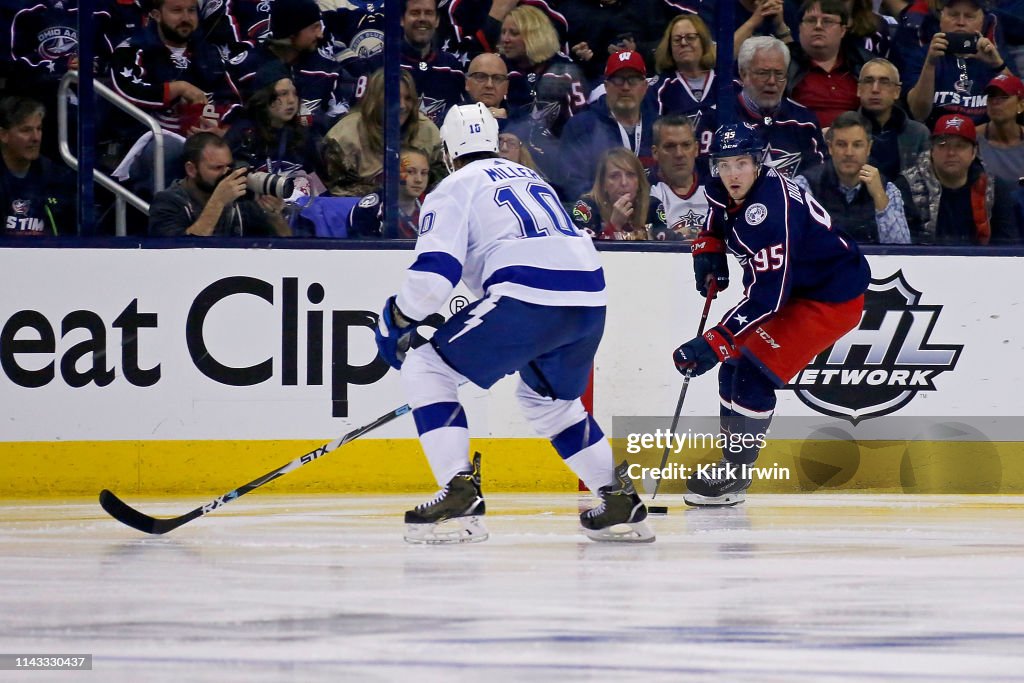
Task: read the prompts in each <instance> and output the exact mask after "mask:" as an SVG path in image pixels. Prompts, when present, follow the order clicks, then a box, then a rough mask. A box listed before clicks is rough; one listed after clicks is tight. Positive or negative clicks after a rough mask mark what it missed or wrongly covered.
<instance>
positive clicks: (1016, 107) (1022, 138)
mask: <svg viewBox="0 0 1024 683" xmlns="http://www.w3.org/2000/svg"><path fill="white" fill-rule="evenodd" d="M985 94H986V95H988V102H987V104H986V111H987V112H988V119H989V122H988V123H983V124H981V125H980V126H978V156H979V157H980V158H981V161H982V162H983V163H984V164H985V170H986V171H988V172H989V173H990V174H991V175H993V176H995V177H996V178H999V179H1001V180H1006V181H1008V182H1012V183H1013V184H1014V185H1016V184H1017V179H1018V178H1022V177H1024V125H1021V124H1022V123H1024V84H1022V83H1021V80H1020V79H1019V78H1017V77H1016V76H1011V75H1009V74H1000V75H998V76H996V77H995V78H993V79H992V81H991V82H990V83H989V84H988V85H987V86H985Z"/></svg>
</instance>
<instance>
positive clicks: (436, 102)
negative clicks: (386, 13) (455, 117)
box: [401, 0, 466, 126]
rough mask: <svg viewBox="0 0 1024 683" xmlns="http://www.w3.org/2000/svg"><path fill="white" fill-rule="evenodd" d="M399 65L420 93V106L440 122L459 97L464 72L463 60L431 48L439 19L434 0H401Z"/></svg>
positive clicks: (463, 81) (458, 100) (462, 87)
mask: <svg viewBox="0 0 1024 683" xmlns="http://www.w3.org/2000/svg"><path fill="white" fill-rule="evenodd" d="M401 6H402V8H403V14H402V31H403V40H402V67H403V68H404V69H406V70H407V71H409V73H411V74H412V78H413V80H414V81H416V90H417V91H419V93H420V110H421V111H422V112H423V113H424V114H426V115H427V117H428V118H429V119H430V120H431V121H433V122H434V125H436V126H440V125H441V122H442V121H444V116H445V114H447V113H448V109H449V108H450V107H453V106H455V105H457V104H459V103H460V102H461V101H462V91H463V90H465V88H466V74H465V72H464V71H463V70H462V63H461V62H460V61H459V60H458V58H457V57H456V56H455V55H453V54H450V53H448V52H441V51H440V50H436V49H435V48H434V35H435V34H436V33H437V27H438V23H439V21H440V20H439V19H438V16H437V2H436V0H402V3H401Z"/></svg>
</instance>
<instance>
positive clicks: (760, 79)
mask: <svg viewBox="0 0 1024 683" xmlns="http://www.w3.org/2000/svg"><path fill="white" fill-rule="evenodd" d="M736 61H737V64H738V66H739V72H740V81H742V83H743V90H742V92H740V95H739V107H738V108H737V109H738V113H739V120H740V121H741V122H746V123H749V124H750V125H752V126H754V127H755V128H759V129H761V130H762V134H763V135H764V136H765V138H766V139H767V141H768V159H767V164H768V165H769V166H771V167H772V168H774V169H776V170H777V171H778V172H779V173H781V174H782V175H783V176H785V177H787V178H792V177H793V176H794V175H796V174H797V173H802V172H803V171H804V170H806V169H808V168H812V167H814V166H816V165H818V164H820V163H822V162H823V161H824V160H825V156H826V147H825V140H824V139H823V138H822V135H821V129H820V128H819V126H818V118H817V117H816V116H815V115H814V112H812V111H811V110H810V109H808V108H807V107H804V106H803V105H801V104H798V103H797V102H795V101H793V100H791V99H789V98H787V97H786V96H785V92H786V80H787V78H788V73H789V63H790V55H789V48H787V47H786V44H785V43H783V42H782V41H781V40H779V39H778V38H773V37H771V36H755V37H753V38H748V39H747V40H746V41H744V43H743V46H742V47H741V48H740V51H739V55H738V56H737V59H736Z"/></svg>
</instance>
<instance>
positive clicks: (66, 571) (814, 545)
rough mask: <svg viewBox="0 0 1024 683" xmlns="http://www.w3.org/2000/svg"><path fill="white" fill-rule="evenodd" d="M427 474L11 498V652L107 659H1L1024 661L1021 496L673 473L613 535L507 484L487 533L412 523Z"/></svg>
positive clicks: (826, 676) (7, 581) (929, 671)
mask: <svg viewBox="0 0 1024 683" xmlns="http://www.w3.org/2000/svg"><path fill="white" fill-rule="evenodd" d="M427 497H429V496H386V497H385V496H374V497H371V496H273V495H259V494H254V495H252V496H247V497H245V498H244V499H241V500H239V501H237V502H234V503H232V504H231V505H230V506H228V507H225V508H223V509H221V510H217V511H215V512H214V513H212V514H211V515H209V516H207V517H204V518H201V519H198V520H195V521H193V522H190V523H189V524H186V525H185V526H183V527H181V528H179V529H177V530H175V531H173V532H171V533H169V534H167V535H166V536H162V537H156V536H145V535H143V534H141V533H139V532H137V531H135V530H133V529H129V528H127V527H124V526H122V525H120V524H119V523H118V522H116V521H114V520H113V519H111V518H109V517H107V516H106V514H105V513H104V512H103V511H102V510H101V509H100V508H99V506H98V504H97V503H95V502H94V501H82V500H75V501H68V502H55V501H41V502H10V501H6V502H3V503H2V504H0V595H2V598H0V600H2V606H0V614H2V617H0V653H8V654H11V653H36V654H44V653H45V654H92V655H93V656H94V661H93V670H92V671H90V672H85V671H64V672H43V671H22V672H11V671H0V681H72V682H75V681H103V682H104V683H120V682H125V683H127V682H131V683H138V682H142V683H158V682H165V681H166V682H173V683H193V682H201V681H218V682H232V683H233V682H240V681H245V682H247V683H263V682H272V681H296V682H302V683H315V682H320V681H332V682H337V681H461V680H467V681H468V680H473V681H479V680H484V681H488V682H489V683H492V682H494V681H619V680H630V681H697V682H703V681H707V682H710V683H723V682H724V681H740V682H741V683H759V682H776V681H777V682H779V683H799V682H804V681H809V682H810V681H812V682H814V683H826V682H831V681H841V682H844V683H845V682H850V681H886V682H888V681H922V682H925V681H927V682H935V681H957V682H981V681H1024V514H1022V512H1024V498H1022V497H1006V496H897V495H892V496H878V495H820V494H813V495H802V496H783V495H756V494H755V495H753V496H751V497H749V498H748V502H747V503H746V504H745V505H744V506H740V507H739V508H733V509H719V510H690V511H684V510H683V506H682V503H681V500H680V499H679V497H677V496H660V497H659V501H661V500H662V499H664V501H665V502H667V503H669V504H670V506H671V507H670V513H669V515H668V516H664V517H660V516H659V517H655V518H652V526H653V527H654V529H655V531H656V532H657V535H658V539H657V542H656V543H654V544H649V545H611V544H596V543H593V542H591V541H588V540H587V539H585V538H584V537H583V536H582V535H581V534H579V533H578V532H577V523H576V515H577V512H578V509H579V507H580V503H581V501H584V499H583V498H579V497H577V496H575V495H530V494H503V495H488V496H487V504H488V511H489V514H488V516H487V518H486V520H487V524H488V527H489V528H490V531H491V538H490V540H488V541H487V542H485V543H480V544H468V545H460V546H447V547H438V546H429V547H424V546H411V545H408V544H406V543H404V542H403V541H402V538H401V532H402V521H401V512H402V511H403V510H405V509H406V508H407V507H409V506H411V505H412V504H415V503H418V502H422V500H424V499H426V498H427ZM126 501H127V502H128V503H130V504H132V505H135V506H137V507H138V508H139V509H140V510H142V511H143V512H146V513H149V514H154V515H166V516H175V515H179V514H183V513H185V512H187V511H189V510H191V509H192V508H194V507H196V506H197V505H200V504H202V503H205V502H207V501H205V500H196V499H192V498H190V499H159V500H146V499H141V500H140V499H133V498H132V497H130V496H126ZM585 504H586V505H588V506H589V504H590V502H589V499H587V500H586V503H585Z"/></svg>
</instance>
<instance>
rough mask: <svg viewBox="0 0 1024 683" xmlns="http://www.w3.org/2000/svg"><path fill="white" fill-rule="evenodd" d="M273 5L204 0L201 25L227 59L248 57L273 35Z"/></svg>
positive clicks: (204, 33) (210, 40) (208, 37)
mask: <svg viewBox="0 0 1024 683" xmlns="http://www.w3.org/2000/svg"><path fill="white" fill-rule="evenodd" d="M115 1H117V2H120V1H121V0H115ZM270 8H271V3H269V2H245V1H243V2H232V1H231V0H228V1H227V2H220V1H218V0H203V1H202V2H201V3H200V5H199V29H200V30H201V31H202V32H203V35H204V36H206V40H207V42H210V43H212V44H214V45H216V46H217V48H218V49H220V50H221V53H222V55H224V56H225V61H230V59H231V58H237V57H238V55H242V56H243V57H244V55H245V53H246V52H248V51H249V50H251V49H253V48H254V47H256V46H257V45H259V44H260V43H261V42H263V41H265V40H268V39H269V38H270V37H271V35H270Z"/></svg>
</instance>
